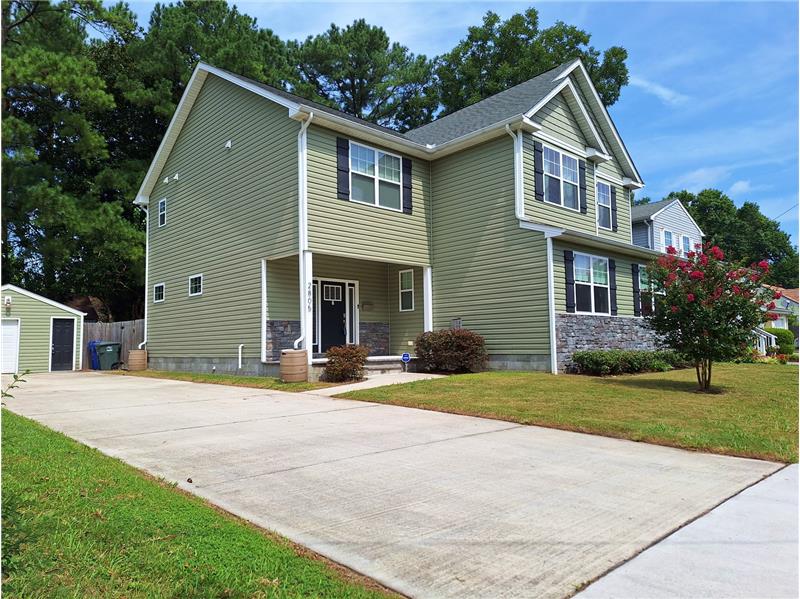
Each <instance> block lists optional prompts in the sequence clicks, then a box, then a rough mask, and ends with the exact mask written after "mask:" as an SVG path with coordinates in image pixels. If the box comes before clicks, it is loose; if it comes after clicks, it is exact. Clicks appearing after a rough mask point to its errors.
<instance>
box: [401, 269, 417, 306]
mask: <svg viewBox="0 0 800 599" xmlns="http://www.w3.org/2000/svg"><path fill="white" fill-rule="evenodd" d="M399 276H400V311H401V312H411V311H413V310H414V271H413V270H401V271H400V275H399Z"/></svg>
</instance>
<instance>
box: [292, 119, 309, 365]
mask: <svg viewBox="0 0 800 599" xmlns="http://www.w3.org/2000/svg"><path fill="white" fill-rule="evenodd" d="M313 119H314V113H313V112H309V113H308V116H307V117H306V118H305V120H304V121H303V123H302V124H301V125H300V131H298V132H297V178H298V181H297V183H298V196H299V197H298V201H297V204H298V218H297V220H298V223H297V224H298V241H299V255H298V274H299V279H300V336H299V337H298V338H297V339H295V340H294V348H295V349H299V347H300V344H301V343H303V344H304V345H306V346H307V345H308V343H306V338H307V337H308V331H307V330H306V329H307V324H308V323H307V318H306V312H307V310H308V307H307V305H306V303H307V298H306V296H307V295H308V292H307V291H306V289H307V287H308V280H307V277H308V275H309V274H310V273H308V272H306V271H307V266H308V265H309V264H310V263H311V260H310V258H311V256H309V255H308V186H307V182H308V181H307V173H306V168H307V165H306V151H307V145H308V134H307V130H308V126H309V125H310V124H311V121H312V120H313ZM308 359H309V361H310V360H311V352H309V353H308Z"/></svg>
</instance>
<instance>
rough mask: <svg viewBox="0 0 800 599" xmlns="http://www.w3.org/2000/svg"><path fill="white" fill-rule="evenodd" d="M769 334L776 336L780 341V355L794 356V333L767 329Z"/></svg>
mask: <svg viewBox="0 0 800 599" xmlns="http://www.w3.org/2000/svg"><path fill="white" fill-rule="evenodd" d="M766 331H767V333H771V334H772V335H775V336H776V337H777V338H778V339H777V341H778V348H779V353H782V354H793V353H794V333H792V332H791V331H790V330H789V329H772V328H770V329H766Z"/></svg>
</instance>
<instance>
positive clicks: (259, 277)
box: [136, 60, 659, 374]
mask: <svg viewBox="0 0 800 599" xmlns="http://www.w3.org/2000/svg"><path fill="white" fill-rule="evenodd" d="M642 185H643V183H642V179H641V177H640V176H639V173H638V172H637V170H636V167H635V165H634V163H633V161H632V160H631V157H630V156H629V154H628V151H627V149H626V148H625V145H624V143H623V142H622V139H621V137H620V135H619V133H618V131H617V129H616V127H615V126H614V123H613V122H612V121H611V118H610V116H609V114H608V112H607V111H606V109H605V107H604V106H603V104H602V102H601V101H600V98H599V96H598V95H597V92H596V90H595V89H594V87H593V85H592V82H591V80H590V78H589V76H588V74H587V72H586V69H585V68H584V66H583V65H582V64H581V62H580V61H577V60H576V61H573V62H570V63H567V64H564V65H561V66H559V67H557V68H555V69H552V70H550V71H548V72H546V73H543V74H541V75H539V76H537V77H535V78H533V79H531V80H529V81H527V82H525V83H522V84H520V85H517V86H515V87H513V88H510V89H508V90H506V91H504V92H501V93H499V94H496V95H495V96H492V97H490V98H487V99H485V100H483V101H481V102H478V103H476V104H473V105H471V106H469V107H467V108H464V109H462V110H459V111H458V112H455V113H453V114H450V115H448V116H445V117H443V118H440V119H438V120H437V121H435V122H433V123H430V124H428V125H425V126H423V127H420V128H418V129H415V130H412V131H409V132H407V133H405V134H402V133H398V132H396V131H393V130H391V129H386V128H384V127H380V126H377V125H375V124H372V123H369V122H366V121H363V120H360V119H358V118H355V117H353V116H351V115H348V114H345V113H342V112H339V111H337V110H333V109H331V108H329V107H326V106H321V105H319V104H316V103H314V102H310V101H307V100H305V99H303V98H300V97H298V96H295V95H292V94H289V93H287V92H285V91H283V90H279V89H276V88H273V87H270V86H267V85H263V84H260V83H257V82H255V81H252V80H249V79H246V78H244V77H240V76H238V75H235V74H232V73H230V72H227V71H224V70H221V69H217V68H214V67H212V66H209V65H206V64H199V65H198V66H197V68H196V69H195V72H194V74H193V75H192V78H191V80H190V81H189V83H188V85H187V87H186V91H185V92H184V95H183V98H182V99H181V101H180V103H179V105H178V107H177V109H176V112H175V115H174V117H173V119H172V122H171V123H170V125H169V128H168V130H167V132H166V134H165V136H164V139H163V141H162V143H161V146H160V147H159V150H158V152H157V154H156V157H155V158H154V160H153V162H152V164H151V166H150V168H149V170H148V173H147V175H146V177H145V180H144V182H143V183H142V186H141V189H140V191H139V193H138V196H137V198H136V203H137V204H138V205H139V206H141V207H143V208H144V209H146V210H147V211H148V217H147V223H148V224H147V275H146V278H147V303H146V323H147V324H146V345H147V349H148V350H149V359H150V365H151V366H153V367H157V368H167V369H180V370H210V369H211V368H212V367H214V368H216V369H217V371H238V372H248V373H263V374H274V373H275V372H276V371H277V360H278V359H279V355H280V351H281V350H282V349H286V348H292V347H296V348H305V349H307V350H309V351H308V356H309V360H313V363H314V364H318V363H320V362H321V361H323V360H324V358H323V355H324V352H325V351H326V350H327V349H328V348H329V347H331V346H334V345H340V344H343V343H360V344H363V345H366V346H368V347H369V348H370V354H371V359H374V360H396V359H397V356H398V355H399V354H401V353H403V352H410V353H412V354H413V350H414V339H415V337H416V336H417V335H418V334H419V333H421V332H423V331H426V330H433V329H439V328H447V327H464V328H468V329H471V330H474V331H476V332H478V333H480V334H481V335H483V336H484V337H485V339H486V343H487V349H488V351H489V354H490V358H491V362H490V365H491V367H493V368H526V369H540V370H549V371H552V372H557V371H558V370H559V369H562V368H563V367H564V366H566V365H567V364H568V362H569V357H570V355H571V354H572V352H574V351H575V350H577V349H582V348H595V347H599V348H608V347H625V348H648V347H652V345H653V337H652V335H651V334H650V332H649V330H648V329H647V327H646V325H645V324H644V322H643V320H642V318H641V314H642V310H643V306H642V303H643V302H642V289H641V286H640V273H641V268H640V266H641V265H642V264H644V263H646V262H648V261H649V260H651V259H652V258H653V257H655V256H657V255H659V253H658V250H657V249H648V248H643V247H639V246H637V245H635V244H634V243H632V238H633V232H632V227H631V210H630V193H631V190H634V189H638V188H640V187H642ZM645 303H647V302H645Z"/></svg>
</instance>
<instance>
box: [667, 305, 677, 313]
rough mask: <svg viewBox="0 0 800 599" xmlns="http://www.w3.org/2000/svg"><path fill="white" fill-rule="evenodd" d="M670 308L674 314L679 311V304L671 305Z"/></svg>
mask: <svg viewBox="0 0 800 599" xmlns="http://www.w3.org/2000/svg"><path fill="white" fill-rule="evenodd" d="M669 309H670V310H671V311H672V313H673V314H674V313H675V312H677V311H678V306H670V307H669Z"/></svg>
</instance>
